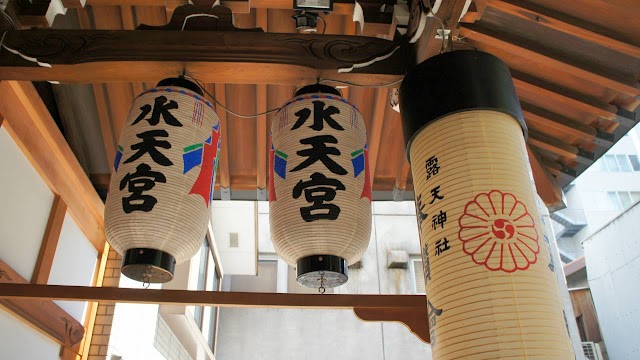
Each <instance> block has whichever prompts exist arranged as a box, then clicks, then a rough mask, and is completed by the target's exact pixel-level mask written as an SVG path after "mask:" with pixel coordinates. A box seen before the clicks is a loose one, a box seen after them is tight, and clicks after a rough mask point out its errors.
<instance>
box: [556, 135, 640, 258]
mask: <svg viewBox="0 0 640 360" xmlns="http://www.w3.org/2000/svg"><path fill="white" fill-rule="evenodd" d="M639 130H640V129H639V128H637V127H636V128H635V129H632V130H631V131H629V134H628V135H627V136H624V137H623V138H622V139H620V141H618V142H617V143H616V144H615V145H614V146H613V147H612V148H611V149H610V150H609V151H608V152H607V155H616V154H619V155H640V141H639V140H638V132H639ZM604 161H605V160H604V157H603V158H601V159H599V160H598V161H597V162H596V163H594V164H593V165H592V166H591V167H590V168H589V169H587V171H585V172H584V173H583V174H582V175H580V176H579V177H578V178H577V179H576V180H575V181H574V184H575V186H574V187H573V188H571V190H569V191H568V192H567V193H566V199H567V209H566V210H561V212H562V211H566V212H571V211H572V210H584V213H585V216H586V219H587V223H588V224H587V226H586V227H584V228H583V229H582V230H580V231H579V232H578V233H577V234H576V235H574V236H572V237H564V238H559V239H558V246H559V247H560V249H562V250H563V251H564V252H566V253H568V254H570V255H571V256H573V257H574V258H577V257H580V256H582V255H584V250H583V246H582V242H583V241H584V240H585V239H587V238H588V237H590V236H591V235H592V234H593V233H594V232H595V231H598V230H599V229H600V228H602V227H603V226H605V225H606V224H607V223H609V222H610V221H611V220H612V219H613V218H615V217H616V216H618V215H619V214H621V213H622V210H603V209H602V208H603V203H607V202H608V200H607V198H606V192H607V191H640V172H639V171H632V172H606V171H603V170H602V167H601V165H600V163H602V162H604Z"/></svg>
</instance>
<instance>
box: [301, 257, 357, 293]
mask: <svg viewBox="0 0 640 360" xmlns="http://www.w3.org/2000/svg"><path fill="white" fill-rule="evenodd" d="M347 269H348V265H347V260H345V259H343V258H341V257H339V256H335V255H313V256H307V257H303V258H302V259H299V260H298V262H297V270H298V277H297V280H298V282H299V283H300V284H302V285H304V286H307V287H311V288H320V287H325V288H333V287H336V286H340V285H342V284H344V283H346V282H347V280H349V277H348V276H347Z"/></svg>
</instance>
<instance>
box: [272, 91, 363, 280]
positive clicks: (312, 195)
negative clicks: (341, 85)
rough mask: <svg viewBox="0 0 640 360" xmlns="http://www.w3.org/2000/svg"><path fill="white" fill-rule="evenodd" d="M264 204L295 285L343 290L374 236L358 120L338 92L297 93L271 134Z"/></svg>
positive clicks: (280, 251) (356, 114)
mask: <svg viewBox="0 0 640 360" xmlns="http://www.w3.org/2000/svg"><path fill="white" fill-rule="evenodd" d="M271 137H272V145H271V152H270V164H269V204H270V214H269V218H270V223H271V239H272V241H273V244H274V247H275V250H276V252H277V253H278V254H279V255H280V257H282V259H284V260H285V261H286V262H287V263H288V264H289V265H291V266H295V267H296V268H297V280H298V282H299V283H301V284H303V285H305V286H309V287H315V288H319V289H320V290H321V291H322V290H323V288H327V287H335V286H339V285H342V284H344V283H345V282H346V281H347V279H348V277H347V265H348V264H353V263H355V262H357V261H358V260H360V258H361V257H362V255H363V254H364V252H365V250H366V249H367V245H368V243H369V237H370V233H371V179H370V175H369V166H368V161H367V160H368V159H367V157H368V148H367V145H366V141H367V135H366V129H365V125H364V121H363V119H362V115H361V114H360V112H359V111H358V109H356V107H355V106H354V105H352V104H350V103H349V102H348V101H347V100H346V99H344V98H343V97H342V96H341V94H340V92H339V91H338V90H336V89H335V88H333V87H330V86H325V85H310V86H306V87H303V88H302V89H300V90H299V91H297V92H296V94H295V97H294V98H293V99H291V100H290V101H289V102H287V103H286V104H285V105H284V106H283V107H282V109H281V110H280V111H279V112H278V114H277V115H276V116H275V118H274V120H273V123H272V127H271Z"/></svg>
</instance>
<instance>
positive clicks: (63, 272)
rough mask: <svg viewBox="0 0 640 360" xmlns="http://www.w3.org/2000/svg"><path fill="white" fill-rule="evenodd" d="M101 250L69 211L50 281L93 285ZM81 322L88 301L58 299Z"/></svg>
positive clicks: (62, 283)
mask: <svg viewBox="0 0 640 360" xmlns="http://www.w3.org/2000/svg"><path fill="white" fill-rule="evenodd" d="M97 259H98V252H97V251H96V249H95V248H94V247H93V245H92V244H91V243H90V242H89V240H88V239H87V237H86V236H85V235H84V233H83V232H82V230H80V228H79V227H78V225H77V224H76V222H75V220H73V218H72V217H71V215H69V213H67V214H66V215H65V217H64V222H63V223H62V231H61V232H60V240H59V241H58V247H57V249H56V255H55V257H54V258H53V265H52V266H51V274H50V275H49V282H48V283H49V284H51V285H78V286H91V283H92V281H93V273H94V271H95V266H96V261H97ZM56 304H58V305H59V306H60V307H61V308H63V309H64V310H65V311H66V312H68V313H69V314H70V315H71V316H73V317H74V318H75V319H76V320H78V321H79V322H80V323H82V322H83V321H84V315H85V309H86V305H87V303H86V302H81V301H56Z"/></svg>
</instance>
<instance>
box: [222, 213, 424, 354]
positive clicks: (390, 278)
mask: <svg viewBox="0 0 640 360" xmlns="http://www.w3.org/2000/svg"><path fill="white" fill-rule="evenodd" d="M373 211H374V215H373V229H372V234H371V240H370V243H369V247H368V248H367V251H366V252H365V254H364V256H363V257H362V267H361V268H359V269H350V270H349V282H348V283H347V284H345V285H343V286H341V287H338V288H335V289H334V291H333V292H334V293H337V294H414V293H415V292H414V284H413V275H412V268H411V267H409V268H407V269H388V268H387V253H388V251H390V250H396V251H397V250H401V251H405V252H407V253H408V254H409V255H411V256H413V257H414V258H419V256H420V242H419V240H418V229H417V224H416V218H415V209H414V204H413V202H403V203H394V202H378V203H375V204H374V208H373ZM258 224H259V228H258V234H259V238H258V240H259V251H260V254H261V256H262V258H272V259H275V257H274V254H275V251H274V249H273V245H272V243H271V238H270V235H269V227H268V226H269V215H268V204H267V203H266V202H262V203H260V204H259V206H258ZM280 265H284V270H282V271H279V274H278V276H276V278H277V280H276V279H274V281H277V289H278V291H279V292H300V290H298V289H297V288H292V286H289V287H287V272H288V271H291V269H287V266H286V264H280ZM282 268H283V266H279V269H282ZM280 272H282V273H283V274H280ZM228 278H229V279H230V280H229V279H228V280H227V281H225V282H226V283H227V284H226V286H229V284H228V282H229V281H231V283H232V282H233V276H229V277H228ZM283 282H284V284H283ZM283 285H284V286H283ZM313 291H314V292H315V290H313ZM318 296H331V295H318ZM219 329H220V330H219V332H218V347H217V353H216V359H218V360H257V359H268V360H271V359H305V360H324V359H332V358H340V359H349V360H351V359H368V360H369V359H371V360H383V359H384V360H396V359H397V360H427V359H431V349H430V346H429V345H427V344H425V343H423V342H421V341H420V340H419V339H418V338H417V337H416V336H415V335H413V334H412V333H411V332H410V331H409V330H408V329H407V328H406V327H405V326H404V325H402V324H399V323H379V322H363V321H360V320H359V319H358V318H357V317H356V316H355V315H354V314H353V312H352V311H349V310H297V309H231V308H222V309H221V310H220V326H219Z"/></svg>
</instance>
